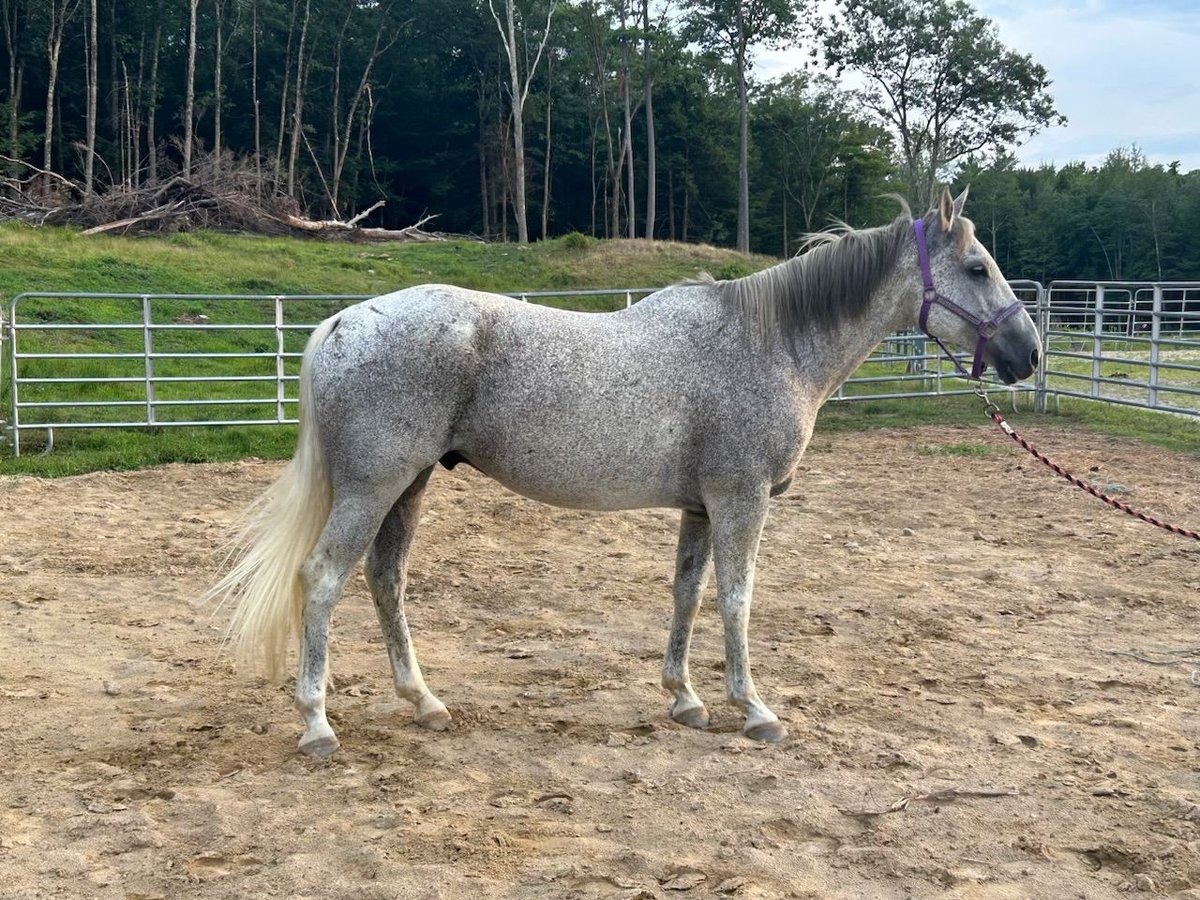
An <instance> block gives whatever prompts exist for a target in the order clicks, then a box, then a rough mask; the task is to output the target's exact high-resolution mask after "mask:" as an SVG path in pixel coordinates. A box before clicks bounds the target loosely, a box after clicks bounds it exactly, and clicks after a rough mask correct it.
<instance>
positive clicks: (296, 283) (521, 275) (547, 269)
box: [0, 224, 775, 297]
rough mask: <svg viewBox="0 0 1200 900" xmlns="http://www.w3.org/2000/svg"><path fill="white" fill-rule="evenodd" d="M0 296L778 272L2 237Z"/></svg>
mask: <svg viewBox="0 0 1200 900" xmlns="http://www.w3.org/2000/svg"><path fill="white" fill-rule="evenodd" d="M0 258H2V259H3V266H0V293H3V294H4V295H5V296H6V297H11V296H12V295H14V294H16V293H19V292H21V291H97V292H143V291H144V292H147V293H176V294H180V293H210V294H225V293H230V294H246V293H290V294H316V293H338V294H383V293H387V292H389V291H394V290H397V289H398V288H402V287H409V286H411V285H415V284H425V283H428V282H435V281H436V282H446V283H450V284H457V285H461V286H463V287H469V288H475V289H478V290H486V291H525V290H529V291H533V290H543V289H559V290H567V289H572V288H602V287H603V288H617V287H620V288H627V287H660V286H662V285H666V284H670V283H671V282H673V281H677V280H679V279H681V278H686V277H690V276H694V275H695V274H696V273H697V272H700V271H709V272H711V273H712V274H714V275H716V276H718V277H737V276H739V275H746V274H749V273H750V272H754V271H757V270H758V269H760V268H763V267H764V266H767V265H770V264H771V263H773V262H775V260H772V259H771V258H769V257H765V256H746V255H744V254H739V253H735V252H734V251H732V250H722V249H719V248H716V247H709V246H705V245H697V244H678V243H669V242H664V241H657V242H654V243H647V242H645V241H627V240H617V241H598V240H594V239H592V238H588V237H585V236H583V235H568V236H567V237H564V238H559V239H557V240H553V241H544V242H540V243H536V244H531V245H529V246H527V247H520V246H517V245H515V244H482V243H477V242H473V241H446V242H437V243H429V244H403V245H399V244H346V243H331V242H322V241H317V240H297V239H294V238H265V237H253V236H236V235H228V234H214V233H203V232H199V233H186V234H178V235H173V236H170V237H162V238H121V237H108V236H103V235H97V236H95V237H83V236H82V235H80V234H79V233H78V232H77V231H73V230H68V229H61V228H30V227H27V226H19V225H13V224H7V225H0Z"/></svg>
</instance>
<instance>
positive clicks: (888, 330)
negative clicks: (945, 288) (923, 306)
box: [796, 278, 911, 403]
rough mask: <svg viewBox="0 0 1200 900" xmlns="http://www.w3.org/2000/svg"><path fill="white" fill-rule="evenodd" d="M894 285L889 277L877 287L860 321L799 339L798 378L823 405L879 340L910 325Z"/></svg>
mask: <svg viewBox="0 0 1200 900" xmlns="http://www.w3.org/2000/svg"><path fill="white" fill-rule="evenodd" d="M896 282H897V279H893V278H889V279H887V280H885V281H884V283H883V284H881V285H880V286H879V288H878V289H877V290H876V291H875V293H874V295H873V296H872V298H871V303H870V306H868V308H867V310H866V312H865V313H863V315H862V317H861V318H858V319H855V320H854V321H847V322H842V323H840V324H839V325H837V326H835V327H833V328H832V329H831V330H829V331H820V332H809V333H807V334H804V335H801V336H800V337H798V341H799V346H798V347H797V350H798V351H799V352H798V353H797V354H796V358H797V360H798V365H799V366H800V368H801V376H802V377H803V378H804V379H805V380H806V381H808V382H809V384H810V385H812V387H813V388H814V389H815V390H814V393H815V394H816V395H817V396H818V397H819V398H820V401H821V402H822V403H823V402H825V400H827V399H828V398H829V397H830V396H831V395H832V394H833V392H834V391H836V390H837V389H838V386H839V385H840V384H841V383H842V382H844V381H845V380H846V379H847V378H849V377H850V376H851V375H853V374H854V371H855V370H856V369H857V368H858V367H859V366H861V365H862V364H863V362H864V361H865V360H866V359H867V357H869V356H870V355H871V351H872V350H874V349H875V348H876V347H877V346H878V345H879V342H880V341H882V340H883V339H884V338H885V337H887V336H888V335H889V334H892V333H894V332H895V331H897V330H899V329H901V328H904V327H906V326H907V325H909V324H911V323H910V322H909V321H908V320H909V319H910V318H911V316H910V315H908V309H907V306H908V304H906V303H905V302H904V297H903V295H902V293H901V290H900V287H901V286H900V285H899V284H897V283H896Z"/></svg>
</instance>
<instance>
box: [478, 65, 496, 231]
mask: <svg viewBox="0 0 1200 900" xmlns="http://www.w3.org/2000/svg"><path fill="white" fill-rule="evenodd" d="M486 84H487V81H486V78H485V76H484V74H483V69H480V70H479V95H478V97H479V99H478V102H477V103H476V110H477V112H478V118H479V201H480V204H481V208H480V212H481V213H482V216H481V218H480V221H481V222H482V223H483V236H484V238H485V239H486V238H487V237H489V236H490V234H491V224H492V217H491V214H490V208H491V207H490V205H489V202H488V173H487V142H486V134H487V126H486V124H485V123H486V120H485V118H484V111H485V108H486V104H487V88H486Z"/></svg>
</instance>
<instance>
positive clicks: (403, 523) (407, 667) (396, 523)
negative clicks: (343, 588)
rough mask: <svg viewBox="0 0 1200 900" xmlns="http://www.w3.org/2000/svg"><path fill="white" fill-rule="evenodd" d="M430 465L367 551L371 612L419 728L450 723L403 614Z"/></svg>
mask: <svg viewBox="0 0 1200 900" xmlns="http://www.w3.org/2000/svg"><path fill="white" fill-rule="evenodd" d="M432 471H433V469H432V467H431V468H429V469H426V470H425V471H424V472H422V473H421V474H420V475H418V476H417V480H416V481H414V482H413V483H412V485H411V486H410V487H409V489H408V490H407V491H405V492H404V494H403V496H401V497H400V499H399V500H397V501H396V505H395V506H393V507H392V510H391V512H389V513H388V514H387V516H386V518H384V520H383V525H382V526H380V529H379V534H378V535H377V536H376V537H375V542H374V543H373V544H371V549H370V551H369V552H368V553H367V565H366V569H365V572H366V576H367V584H369V585H370V586H371V596H372V597H373V598H374V600H375V614H376V615H377V616H378V617H379V625H380V627H381V628H382V629H383V637H384V640H385V641H386V643H387V649H388V657H389V658H390V659H391V661H392V675H393V677H394V679H395V682H396V693H397V694H399V695H400V696H401V697H403V698H404V699H405V700H408V701H410V702H411V703H412V704H413V706H414V707H415V712H414V719H415V721H416V723H417V724H418V725H420V726H422V727H423V728H428V729H431V730H432V731H441V730H443V729H444V728H446V726H448V725H449V724H450V713H448V712H447V711H446V707H445V706H444V705H443V704H442V701H441V700H439V699H438V698H437V697H435V696H433V694H432V693H430V691H429V688H428V687H426V686H425V679H424V678H422V677H421V667H420V666H419V665H418V664H417V656H416V653H414V652H413V646H412V637H411V636H410V635H409V632H408V620H407V619H406V618H405V616H404V593H405V589H406V587H407V585H408V554H409V550H410V549H412V543H413V537H414V536H415V535H416V532H417V521H418V519H419V518H420V515H421V497H422V494H423V493H424V492H425V485H426V484H427V483H428V481H429V475H430V473H431V472H432Z"/></svg>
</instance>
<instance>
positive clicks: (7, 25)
mask: <svg viewBox="0 0 1200 900" xmlns="http://www.w3.org/2000/svg"><path fill="white" fill-rule="evenodd" d="M24 12H25V10H24V8H23V3H22V0H0V15H3V17H4V45H5V48H6V49H7V50H8V154H7V155H8V156H11V157H12V159H13V161H12V162H10V163H9V164H8V166H9V168H8V171H9V174H11V175H14V176H15V175H17V174H18V173H19V172H20V165H19V164H18V162H17V160H19V159H20V157H21V152H20V151H21V87H22V82H23V81H24V80H25V61H24V60H23V59H22V58H21V49H20V43H21V26H22V24H23V23H22V21H21V15H22V13H24Z"/></svg>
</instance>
